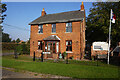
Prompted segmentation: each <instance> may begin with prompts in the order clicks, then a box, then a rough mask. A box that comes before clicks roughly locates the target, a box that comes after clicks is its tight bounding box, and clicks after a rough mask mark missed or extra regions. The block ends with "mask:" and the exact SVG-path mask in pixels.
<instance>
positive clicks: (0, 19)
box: [0, 2, 7, 29]
mask: <svg viewBox="0 0 120 80" xmlns="http://www.w3.org/2000/svg"><path fill="white" fill-rule="evenodd" d="M6 6H7V5H6V4H2V3H1V2H0V13H2V14H1V16H0V24H1V23H3V20H4V19H5V17H6V16H7V15H6V14H4V12H5V11H6V10H7V7H6ZM0 29H2V26H1V25H0Z"/></svg>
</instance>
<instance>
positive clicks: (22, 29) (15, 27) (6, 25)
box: [3, 23, 30, 31]
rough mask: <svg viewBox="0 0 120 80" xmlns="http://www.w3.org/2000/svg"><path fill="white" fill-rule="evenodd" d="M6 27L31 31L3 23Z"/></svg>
mask: <svg viewBox="0 0 120 80" xmlns="http://www.w3.org/2000/svg"><path fill="white" fill-rule="evenodd" d="M3 24H4V25H6V26H9V27H12V28H16V29H19V30H25V31H30V30H29V29H24V28H20V27H18V26H13V25H10V24H6V23H3Z"/></svg>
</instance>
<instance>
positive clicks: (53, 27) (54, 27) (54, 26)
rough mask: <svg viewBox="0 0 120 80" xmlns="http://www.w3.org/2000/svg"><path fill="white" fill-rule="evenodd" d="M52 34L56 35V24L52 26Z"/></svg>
mask: <svg viewBox="0 0 120 80" xmlns="http://www.w3.org/2000/svg"><path fill="white" fill-rule="evenodd" d="M52 32H53V33H56V24H52Z"/></svg>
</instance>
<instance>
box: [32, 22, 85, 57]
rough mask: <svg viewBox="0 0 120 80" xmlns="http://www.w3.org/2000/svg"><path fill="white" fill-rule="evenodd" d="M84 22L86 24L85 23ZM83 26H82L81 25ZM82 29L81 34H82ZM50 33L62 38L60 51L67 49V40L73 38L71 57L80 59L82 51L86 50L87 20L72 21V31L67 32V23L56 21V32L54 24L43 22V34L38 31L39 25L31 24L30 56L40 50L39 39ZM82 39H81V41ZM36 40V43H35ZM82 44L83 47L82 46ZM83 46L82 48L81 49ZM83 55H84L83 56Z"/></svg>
mask: <svg viewBox="0 0 120 80" xmlns="http://www.w3.org/2000/svg"><path fill="white" fill-rule="evenodd" d="M81 23H82V24H81ZM83 23H84V24H83ZM80 26H81V27H80ZM80 31H81V34H80ZM50 35H57V36H58V37H59V38H60V39H61V40H60V52H61V53H63V52H65V51H66V40H72V52H73V53H69V55H68V56H69V57H70V56H73V57H74V59H80V56H81V54H80V53H82V54H83V55H84V51H85V21H82V22H80V21H77V22H72V32H71V33H66V23H56V33H54V34H53V33H52V25H51V24H48V26H46V24H43V34H39V33H38V25H31V35H30V56H33V52H34V51H35V52H36V55H37V54H38V53H39V52H38V40H43V39H44V38H46V37H48V36H50ZM80 40H81V41H80ZM33 41H34V43H33ZM80 43H82V44H80ZM80 46H81V47H80ZM80 48H81V49H80ZM83 55H82V56H83Z"/></svg>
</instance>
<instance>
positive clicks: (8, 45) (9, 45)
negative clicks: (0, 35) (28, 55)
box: [2, 43, 17, 50]
mask: <svg viewBox="0 0 120 80" xmlns="http://www.w3.org/2000/svg"><path fill="white" fill-rule="evenodd" d="M16 47H17V44H12V43H2V50H15V49H16Z"/></svg>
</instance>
